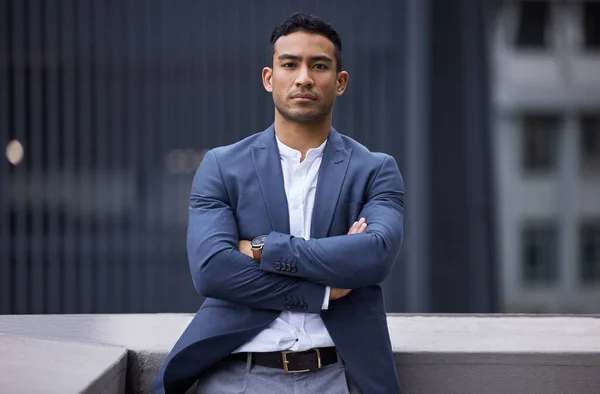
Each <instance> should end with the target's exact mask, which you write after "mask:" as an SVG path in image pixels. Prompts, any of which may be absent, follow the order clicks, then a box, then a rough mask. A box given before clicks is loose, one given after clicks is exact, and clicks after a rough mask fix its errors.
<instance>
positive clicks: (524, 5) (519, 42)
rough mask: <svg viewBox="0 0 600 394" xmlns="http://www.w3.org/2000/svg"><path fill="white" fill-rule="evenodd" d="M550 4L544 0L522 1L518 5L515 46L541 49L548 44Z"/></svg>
mask: <svg viewBox="0 0 600 394" xmlns="http://www.w3.org/2000/svg"><path fill="white" fill-rule="evenodd" d="M549 23H550V6H549V4H548V3H547V2H545V1H523V2H521V4H520V7H519V20H518V24H517V35H516V43H515V44H516V46H517V47H518V48H524V49H541V48H545V47H546V46H547V45H548V33H549V31H550V30H549Z"/></svg>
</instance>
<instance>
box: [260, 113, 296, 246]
mask: <svg viewBox="0 0 600 394" xmlns="http://www.w3.org/2000/svg"><path fill="white" fill-rule="evenodd" d="M252 159H253V160H254V167H255V169H256V175H257V177H258V182H259V183H260V188H261V191H262V195H263V198H264V201H265V204H266V207H267V213H268V215H269V221H270V222H271V228H272V229H273V231H277V232H279V233H282V234H289V233H290V219H289V211H288V204H287V196H286V194H285V185H284V183H283V172H282V170H281V158H280V156H279V149H278V148H277V140H276V139H275V130H274V128H273V125H271V127H269V128H268V129H266V130H265V131H264V132H263V133H262V135H261V136H260V137H259V138H258V140H257V143H256V144H255V146H254V147H253V148H252Z"/></svg>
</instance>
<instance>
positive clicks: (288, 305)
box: [283, 301, 292, 309]
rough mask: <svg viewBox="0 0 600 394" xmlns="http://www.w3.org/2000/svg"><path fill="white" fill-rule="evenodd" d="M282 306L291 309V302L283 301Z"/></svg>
mask: <svg viewBox="0 0 600 394" xmlns="http://www.w3.org/2000/svg"><path fill="white" fill-rule="evenodd" d="M283 306H285V307H286V308H288V309H292V306H291V303H290V302H289V301H286V302H284V303H283Z"/></svg>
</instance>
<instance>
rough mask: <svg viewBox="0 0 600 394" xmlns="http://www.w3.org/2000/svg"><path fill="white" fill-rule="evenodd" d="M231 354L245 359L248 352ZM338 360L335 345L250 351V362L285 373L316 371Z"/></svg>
mask: <svg viewBox="0 0 600 394" xmlns="http://www.w3.org/2000/svg"><path fill="white" fill-rule="evenodd" d="M233 356H234V357H235V358H237V359H239V360H242V361H246V360H247V359H248V353H235V354H233ZM337 361H338V357H337V351H336V350H335V347H333V346H332V347H322V348H316V349H309V350H304V351H299V352H296V351H284V352H268V353H252V363H253V364H256V365H261V366H263V367H269V368H277V369H283V371H284V372H286V373H298V372H310V371H316V370H317V369H319V368H322V367H324V366H326V365H331V364H335V363H336V362H337Z"/></svg>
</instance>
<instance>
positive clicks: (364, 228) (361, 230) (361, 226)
mask: <svg viewBox="0 0 600 394" xmlns="http://www.w3.org/2000/svg"><path fill="white" fill-rule="evenodd" d="M366 229H367V223H363V224H361V225H360V228H359V229H358V232H359V233H362V232H364V231H365V230H366Z"/></svg>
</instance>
